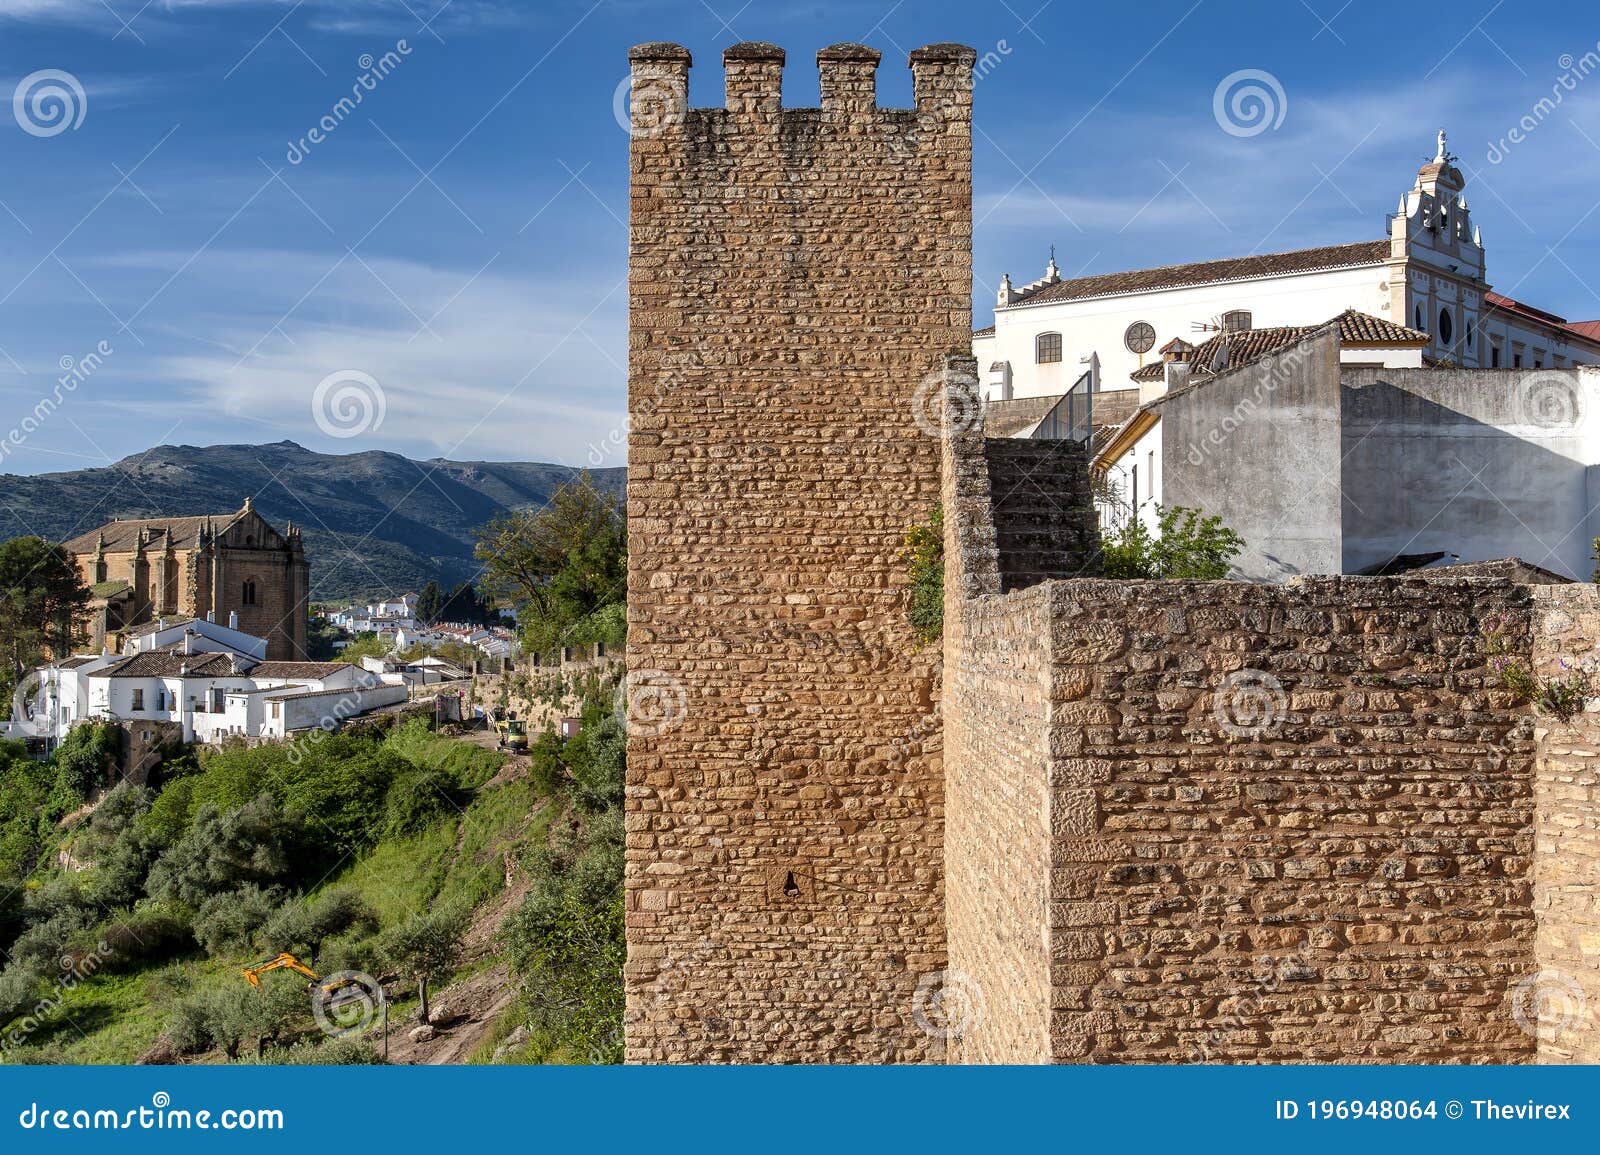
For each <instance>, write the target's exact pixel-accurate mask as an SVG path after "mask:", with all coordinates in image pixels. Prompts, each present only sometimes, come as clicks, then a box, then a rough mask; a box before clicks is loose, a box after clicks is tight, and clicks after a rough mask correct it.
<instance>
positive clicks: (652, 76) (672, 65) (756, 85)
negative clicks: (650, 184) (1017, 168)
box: [628, 41, 977, 137]
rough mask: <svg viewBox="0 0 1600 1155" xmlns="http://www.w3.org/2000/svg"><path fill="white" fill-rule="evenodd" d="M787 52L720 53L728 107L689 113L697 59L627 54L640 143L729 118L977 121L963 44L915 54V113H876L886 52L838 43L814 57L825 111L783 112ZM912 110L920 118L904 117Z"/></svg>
mask: <svg viewBox="0 0 1600 1155" xmlns="http://www.w3.org/2000/svg"><path fill="white" fill-rule="evenodd" d="M785 58H786V57H785V53H784V50H783V49H782V48H779V47H778V46H777V45H776V44H767V43H764V42H762V41H747V42H745V43H742V44H735V45H733V46H732V47H730V48H728V49H727V50H726V51H724V52H723V54H722V69H723V86H724V102H723V107H722V108H720V109H717V108H691V107H690V105H689V70H690V68H691V67H692V65H693V63H694V62H693V59H692V58H691V56H690V54H689V50H688V49H686V48H684V47H682V46H681V45H678V44H668V43H661V42H657V43H651V44H639V45H636V46H634V47H633V48H632V49H630V50H629V52H628V61H629V63H630V65H631V68H632V84H633V124H632V131H633V133H634V135H635V137H641V136H642V137H654V136H660V135H664V134H665V132H666V130H669V129H681V130H683V131H685V132H688V133H692V132H693V131H694V129H695V128H696V127H697V126H698V127H705V126H708V125H710V124H713V123H715V122H717V121H718V120H721V119H724V118H725V117H726V116H733V117H737V118H738V119H739V120H740V121H742V122H744V123H749V122H751V121H757V122H760V121H766V122H770V123H772V124H773V125H776V124H778V123H780V122H781V121H782V120H784V119H785V118H788V119H790V120H792V121H796V122H803V121H805V120H809V119H811V118H814V117H815V115H816V113H818V112H821V113H822V114H823V116H824V117H825V118H826V117H835V116H861V117H867V118H875V119H879V120H882V121H884V122H885V123H893V124H900V125H906V126H908V127H910V126H912V125H913V124H914V121H915V120H918V119H920V118H922V117H938V118H942V119H947V120H957V121H968V122H970V119H971V115H972V65H973V62H974V61H975V60H976V59H977V53H976V52H975V51H974V50H973V49H971V48H968V47H966V46H964V45H961V44H929V45H927V46H925V47H922V48H918V49H916V50H915V51H914V52H912V53H911V55H910V59H909V65H910V68H911V74H912V91H913V94H914V99H915V107H914V108H913V109H898V108H879V107H878V102H877V71H878V64H879V61H880V60H881V59H882V53H880V52H879V51H878V50H877V49H876V48H869V47H868V46H867V45H865V44H834V45H832V46H830V47H828V48H824V49H822V51H820V52H818V53H817V72H818V79H819V88H820V91H821V108H820V109H807V108H789V109H786V108H784V106H783V70H784V62H785ZM908 112H914V113H916V114H918V116H917V117H916V118H912V117H907V116H905V115H904V114H906V113H908Z"/></svg>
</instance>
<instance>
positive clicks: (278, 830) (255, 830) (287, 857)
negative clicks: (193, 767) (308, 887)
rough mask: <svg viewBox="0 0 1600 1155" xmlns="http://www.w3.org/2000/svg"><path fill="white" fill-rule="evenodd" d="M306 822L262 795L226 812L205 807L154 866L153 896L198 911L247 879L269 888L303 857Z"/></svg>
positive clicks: (151, 889) (151, 888)
mask: <svg viewBox="0 0 1600 1155" xmlns="http://www.w3.org/2000/svg"><path fill="white" fill-rule="evenodd" d="M306 841H307V840H306V836H305V830H304V820H303V819H302V818H301V816H300V815H299V814H297V813H295V812H293V811H285V810H283V809H282V808H281V807H280V806H279V805H278V801H277V799H275V798H273V797H272V795H270V794H262V795H261V796H260V797H258V798H256V799H255V800H254V801H252V802H248V803H246V804H245V805H244V806H241V807H240V808H239V809H237V810H234V811H232V812H230V813H227V814H222V813H219V812H218V811H217V808H216V807H215V806H210V805H207V806H202V807H201V808H200V811H199V812H198V813H197V814H196V815H195V817H194V821H193V823H192V824H191V825H190V826H189V829H188V830H187V831H186V832H185V833H184V835H183V836H182V837H181V838H179V839H178V841H177V842H175V843H173V844H172V846H171V847H170V848H169V849H168V850H167V852H166V853H165V854H163V855H162V856H161V858H160V859H159V860H158V861H157V862H156V864H155V865H154V866H153V867H151V869H150V878H149V880H148V882H147V883H146V889H147V890H148V891H149V893H150V896H151V897H152V898H158V899H168V900H171V901H175V902H181V903H183V904H184V905H185V906H188V907H190V908H193V909H198V908H199V907H200V906H201V905H202V904H203V903H204V902H205V901H206V899H208V898H210V897H211V896H212V895H214V894H221V893H223V892H224V891H229V890H234V889H236V888H238V887H240V886H242V885H244V884H245V883H247V882H252V883H255V884H256V885H257V886H263V885H266V886H270V885H271V884H272V883H275V882H279V881H282V880H284V879H286V878H288V877H289V876H290V875H291V874H292V873H293V871H294V866H295V863H296V862H297V861H303V859H304V853H303V851H304V847H305V844H306Z"/></svg>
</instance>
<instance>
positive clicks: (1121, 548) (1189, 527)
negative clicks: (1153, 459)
mask: <svg viewBox="0 0 1600 1155" xmlns="http://www.w3.org/2000/svg"><path fill="white" fill-rule="evenodd" d="M1156 518H1157V531H1156V533H1155V534H1154V535H1152V534H1151V532H1150V530H1149V529H1148V528H1147V527H1146V526H1145V523H1144V522H1143V520H1141V519H1140V518H1138V517H1129V518H1128V519H1127V520H1126V521H1124V522H1123V523H1122V524H1121V525H1120V526H1118V527H1117V528H1116V529H1115V530H1113V531H1112V532H1111V533H1110V534H1109V535H1108V536H1107V537H1106V538H1105V540H1104V542H1103V543H1102V545H1103V551H1104V559H1105V576H1106V577H1108V578H1127V579H1135V578H1146V579H1149V578H1157V579H1167V580H1178V579H1198V580H1201V581H1220V580H1221V579H1223V578H1225V577H1227V576H1228V571H1229V570H1230V569H1231V568H1232V567H1231V562H1232V561H1233V559H1234V558H1235V557H1237V556H1238V555H1239V553H1240V551H1241V550H1243V549H1244V539H1243V538H1241V537H1240V536H1239V535H1238V534H1236V533H1234V532H1233V530H1231V529H1229V528H1228V527H1227V526H1225V525H1223V524H1222V519H1221V518H1220V517H1206V516H1204V515H1203V514H1201V512H1200V511H1199V510H1196V509H1188V508H1185V507H1184V506H1181V505H1174V506H1167V507H1162V506H1157V507H1156Z"/></svg>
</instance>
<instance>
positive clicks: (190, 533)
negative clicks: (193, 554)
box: [65, 509, 239, 554]
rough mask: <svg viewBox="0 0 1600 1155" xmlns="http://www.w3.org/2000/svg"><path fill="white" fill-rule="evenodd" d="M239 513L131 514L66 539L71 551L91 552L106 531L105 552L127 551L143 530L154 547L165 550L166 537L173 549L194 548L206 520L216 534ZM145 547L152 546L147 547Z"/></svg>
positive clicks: (77, 552)
mask: <svg viewBox="0 0 1600 1155" xmlns="http://www.w3.org/2000/svg"><path fill="white" fill-rule="evenodd" d="M238 516H239V511H238V510H236V509H235V510H231V511H229V512H228V513H213V514H205V515H203V516H200V517H130V518H126V519H122V518H119V519H118V520H116V521H108V522H106V523H105V524H104V525H102V526H100V527H99V528H98V529H91V530H90V531H89V532H88V533H80V534H79V535H78V536H77V537H75V538H73V539H72V540H71V541H69V542H66V543H65V545H66V548H67V550H68V552H70V553H76V554H91V553H93V552H94V551H95V548H96V546H97V545H98V544H99V541H100V535H101V534H105V538H106V552H108V553H130V552H132V550H133V548H134V547H135V545H137V544H138V541H139V531H140V530H145V531H147V533H148V534H149V535H150V536H151V538H152V539H154V542H155V544H154V548H156V549H165V548H166V546H167V539H168V538H170V539H171V541H172V548H173V549H193V548H194V547H195V546H196V545H198V544H199V541H200V531H201V530H202V529H203V528H205V525H206V523H207V522H210V523H211V526H212V528H213V529H215V530H216V531H217V532H218V533H220V532H222V530H223V529H225V528H226V527H227V526H229V525H231V524H233V522H234V519H236V518H237V517H238ZM145 548H146V549H149V548H152V547H151V546H146V547H145Z"/></svg>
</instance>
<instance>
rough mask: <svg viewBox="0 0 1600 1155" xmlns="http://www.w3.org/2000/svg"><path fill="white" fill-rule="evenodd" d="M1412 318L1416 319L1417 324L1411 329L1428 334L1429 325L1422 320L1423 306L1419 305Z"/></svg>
mask: <svg viewBox="0 0 1600 1155" xmlns="http://www.w3.org/2000/svg"><path fill="white" fill-rule="evenodd" d="M1412 317H1413V318H1415V320H1416V323H1415V324H1414V325H1412V326H1411V327H1412V328H1413V329H1421V330H1422V331H1423V332H1424V333H1426V332H1427V331H1428V325H1427V322H1426V321H1424V320H1423V319H1422V306H1421V305H1418V306H1417V307H1416V309H1415V311H1413V313H1412Z"/></svg>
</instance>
